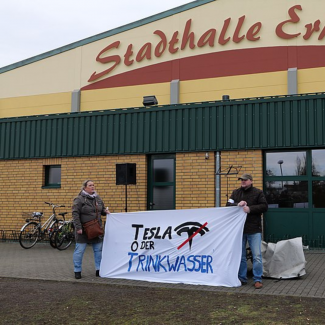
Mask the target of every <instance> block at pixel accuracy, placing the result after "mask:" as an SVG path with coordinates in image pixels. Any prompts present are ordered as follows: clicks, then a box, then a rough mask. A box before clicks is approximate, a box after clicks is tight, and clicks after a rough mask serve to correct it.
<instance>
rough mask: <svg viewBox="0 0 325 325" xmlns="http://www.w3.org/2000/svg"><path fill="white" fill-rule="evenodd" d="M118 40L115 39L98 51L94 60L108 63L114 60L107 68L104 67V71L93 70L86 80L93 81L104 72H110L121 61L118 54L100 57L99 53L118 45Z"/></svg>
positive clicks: (104, 73) (103, 74)
mask: <svg viewBox="0 0 325 325" xmlns="http://www.w3.org/2000/svg"><path fill="white" fill-rule="evenodd" d="M120 43H121V42H120V41H116V42H114V43H112V44H110V45H108V46H107V47H105V48H104V49H103V50H102V51H100V52H99V54H98V55H97V57H96V61H97V62H100V63H110V62H115V63H114V64H113V65H112V66H111V67H110V68H109V69H106V70H105V71H102V72H100V73H96V72H94V73H93V74H92V75H91V76H90V78H89V79H88V82H91V81H95V80H97V79H99V78H101V77H102V76H105V75H106V74H108V73H109V72H111V71H112V70H113V69H114V68H115V67H116V66H117V65H118V64H119V63H120V62H121V58H120V57H119V55H111V56H108V57H103V58H101V55H102V54H103V53H105V52H107V51H109V50H110V49H112V48H116V49H117V48H118V47H119V46H120Z"/></svg>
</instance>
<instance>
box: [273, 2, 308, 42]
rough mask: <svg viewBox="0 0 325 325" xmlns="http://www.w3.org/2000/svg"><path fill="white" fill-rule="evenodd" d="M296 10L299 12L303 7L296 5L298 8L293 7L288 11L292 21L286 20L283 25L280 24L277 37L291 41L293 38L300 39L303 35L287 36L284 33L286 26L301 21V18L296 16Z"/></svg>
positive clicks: (276, 30)
mask: <svg viewBox="0 0 325 325" xmlns="http://www.w3.org/2000/svg"><path fill="white" fill-rule="evenodd" d="M295 9H298V10H302V7H301V6H300V5H296V6H293V7H291V8H290V9H289V10H288V14H289V16H290V19H288V20H285V21H283V22H282V23H280V24H279V25H278V26H277V27H276V29H275V33H276V34H277V36H279V37H280V38H283V39H291V38H294V37H298V36H299V35H300V34H301V33H296V34H287V33H285V32H284V31H283V26H284V25H285V24H291V23H293V24H296V23H297V22H298V21H300V18H299V16H298V15H297V14H296V12H295Z"/></svg>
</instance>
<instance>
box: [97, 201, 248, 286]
mask: <svg viewBox="0 0 325 325" xmlns="http://www.w3.org/2000/svg"><path fill="white" fill-rule="evenodd" d="M245 220H246V213H244V212H243V209H242V208H239V207H225V208H208V209H190V210H163V211H145V212H133V213H117V214H113V213H112V214H110V215H109V216H108V218H107V221H106V227H105V228H106V229H105V231H106V233H105V237H104V244H103V257H102V262H101V267H100V276H101V277H106V278H123V279H131V280H142V281H152V282H168V283H187V284H200V285H210V286H225V287H238V286H240V285H241V283H240V281H239V280H238V270H239V264H240V259H241V251H242V249H241V245H242V234H243V227H244V223H245Z"/></svg>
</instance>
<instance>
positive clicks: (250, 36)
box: [246, 22, 262, 42]
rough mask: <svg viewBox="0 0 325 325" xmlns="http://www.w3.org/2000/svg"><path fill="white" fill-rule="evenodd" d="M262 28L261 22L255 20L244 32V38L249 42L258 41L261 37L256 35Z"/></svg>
mask: <svg viewBox="0 0 325 325" xmlns="http://www.w3.org/2000/svg"><path fill="white" fill-rule="evenodd" d="M261 28H262V23H261V22H257V23H255V24H254V25H252V26H251V27H250V28H249V29H248V31H247V34H246V38H247V40H249V41H251V42H255V41H258V40H259V39H260V38H261V37H260V36H257V37H256V35H257V34H258V33H259V32H260V30H261Z"/></svg>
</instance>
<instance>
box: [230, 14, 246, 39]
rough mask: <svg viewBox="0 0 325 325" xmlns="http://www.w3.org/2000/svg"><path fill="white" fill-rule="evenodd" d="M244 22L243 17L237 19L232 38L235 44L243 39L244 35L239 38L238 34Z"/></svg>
mask: <svg viewBox="0 0 325 325" xmlns="http://www.w3.org/2000/svg"><path fill="white" fill-rule="evenodd" d="M244 20H245V16H242V17H240V18H239V19H238V24H237V26H236V29H235V32H234V36H233V38H232V39H233V41H234V42H235V43H239V42H240V41H241V40H242V39H244V38H245V35H242V36H239V33H240V30H241V28H242V26H243V23H244Z"/></svg>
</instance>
